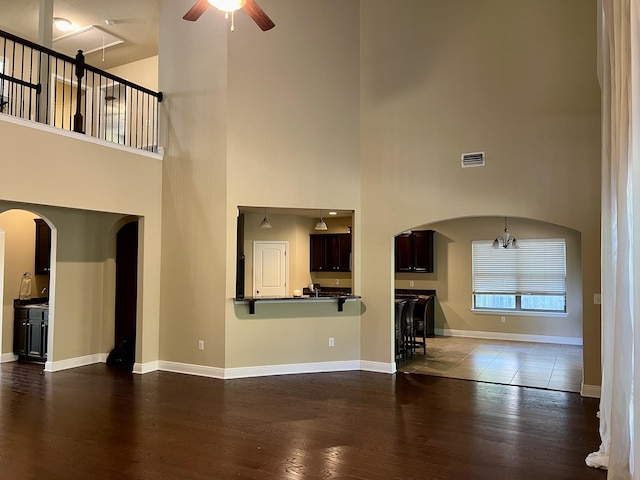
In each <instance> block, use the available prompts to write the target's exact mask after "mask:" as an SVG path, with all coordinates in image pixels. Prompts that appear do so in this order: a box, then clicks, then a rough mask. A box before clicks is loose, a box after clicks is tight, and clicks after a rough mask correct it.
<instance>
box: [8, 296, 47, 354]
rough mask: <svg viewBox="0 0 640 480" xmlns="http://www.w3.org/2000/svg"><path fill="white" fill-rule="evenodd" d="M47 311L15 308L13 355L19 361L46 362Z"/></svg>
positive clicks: (44, 309) (43, 309)
mask: <svg viewBox="0 0 640 480" xmlns="http://www.w3.org/2000/svg"><path fill="white" fill-rule="evenodd" d="M48 333H49V310H48V309H46V308H28V307H16V308H15V320H14V326H13V353H14V354H16V355H18V357H19V358H20V359H21V360H32V361H38V362H44V361H46V360H47V337H48Z"/></svg>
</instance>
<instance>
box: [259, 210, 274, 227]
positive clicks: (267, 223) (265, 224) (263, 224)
mask: <svg viewBox="0 0 640 480" xmlns="http://www.w3.org/2000/svg"><path fill="white" fill-rule="evenodd" d="M258 227H259V228H273V227H272V226H271V222H270V221H269V220H267V208H266V207H265V209H264V218H263V219H262V221H261V222H260V225H258Z"/></svg>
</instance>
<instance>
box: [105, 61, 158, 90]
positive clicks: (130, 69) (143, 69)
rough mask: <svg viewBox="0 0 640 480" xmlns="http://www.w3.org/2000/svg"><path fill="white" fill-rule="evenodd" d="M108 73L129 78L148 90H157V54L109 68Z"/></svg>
mask: <svg viewBox="0 0 640 480" xmlns="http://www.w3.org/2000/svg"><path fill="white" fill-rule="evenodd" d="M108 72H109V73H113V74H114V75H117V76H119V77H122V78H124V79H125V80H129V81H130V82H133V83H135V84H138V85H140V86H143V87H146V88H148V89H149V90H154V91H158V56H157V55H156V56H153V57H149V58H145V59H143V60H138V61H137V62H131V63H127V64H125V65H120V66H118V67H114V68H110V69H109V70H108Z"/></svg>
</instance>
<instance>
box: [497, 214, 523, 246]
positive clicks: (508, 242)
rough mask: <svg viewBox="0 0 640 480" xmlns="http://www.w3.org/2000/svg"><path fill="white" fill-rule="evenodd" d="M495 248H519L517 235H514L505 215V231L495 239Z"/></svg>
mask: <svg viewBox="0 0 640 480" xmlns="http://www.w3.org/2000/svg"><path fill="white" fill-rule="evenodd" d="M493 248H518V245H517V240H516V237H512V236H511V234H510V233H509V227H508V226H507V217H504V232H503V233H502V235H500V236H499V237H497V238H496V239H495V240H494V241H493Z"/></svg>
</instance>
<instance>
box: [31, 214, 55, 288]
mask: <svg viewBox="0 0 640 480" xmlns="http://www.w3.org/2000/svg"><path fill="white" fill-rule="evenodd" d="M35 222H36V254H35V260H36V261H35V273H36V275H49V271H50V269H51V229H50V228H49V225H47V222H45V221H44V220H42V219H41V218H36V219H35Z"/></svg>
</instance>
